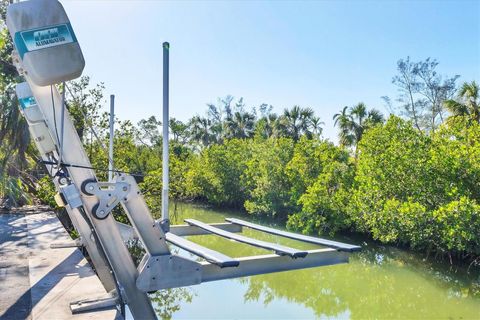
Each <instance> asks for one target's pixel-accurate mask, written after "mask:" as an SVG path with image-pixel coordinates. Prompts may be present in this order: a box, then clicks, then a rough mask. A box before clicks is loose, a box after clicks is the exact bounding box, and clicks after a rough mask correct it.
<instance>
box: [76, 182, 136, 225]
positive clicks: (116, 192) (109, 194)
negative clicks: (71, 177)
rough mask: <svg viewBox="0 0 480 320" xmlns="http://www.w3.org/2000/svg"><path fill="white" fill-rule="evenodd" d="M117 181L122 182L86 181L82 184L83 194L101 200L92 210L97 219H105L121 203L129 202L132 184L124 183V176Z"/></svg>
mask: <svg viewBox="0 0 480 320" xmlns="http://www.w3.org/2000/svg"><path fill="white" fill-rule="evenodd" d="M117 179H120V180H121V181H114V182H98V181H96V180H86V181H84V182H83V183H82V188H81V189H82V193H83V194H84V195H87V196H96V197H97V198H98V200H99V201H98V203H97V204H96V205H95V206H94V207H93V209H92V213H93V215H94V216H95V217H96V218H97V219H105V218H106V217H107V216H108V214H109V213H110V212H111V211H112V210H113V208H115V206H116V205H117V204H119V203H120V201H127V195H128V193H129V192H130V184H129V183H127V182H124V180H125V177H124V176H121V177H119V178H117Z"/></svg>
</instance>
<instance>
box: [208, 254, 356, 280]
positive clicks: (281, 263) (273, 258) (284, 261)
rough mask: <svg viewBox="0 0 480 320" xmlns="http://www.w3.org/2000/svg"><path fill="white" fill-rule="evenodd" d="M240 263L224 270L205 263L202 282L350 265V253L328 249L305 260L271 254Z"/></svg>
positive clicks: (241, 259)
mask: <svg viewBox="0 0 480 320" xmlns="http://www.w3.org/2000/svg"><path fill="white" fill-rule="evenodd" d="M238 261H240V265H239V266H238V267H237V268H223V269H220V268H219V267H217V266H216V265H214V264H211V263H208V262H203V263H202V267H201V270H202V282H208V281H216V280H224V279H230V278H238V277H246V276H254V275H259V274H264V273H272V272H280V271H289V270H297V269H305V268H313V267H320V266H328V265H334V264H339V263H348V253H346V252H340V251H338V250H335V249H330V248H327V249H318V250H310V251H308V255H307V256H306V257H305V258H303V259H291V258H290V257H287V256H278V255H275V254H270V255H263V256H253V257H243V258H238Z"/></svg>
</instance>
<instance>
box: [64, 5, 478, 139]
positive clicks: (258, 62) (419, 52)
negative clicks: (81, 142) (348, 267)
mask: <svg viewBox="0 0 480 320" xmlns="http://www.w3.org/2000/svg"><path fill="white" fill-rule="evenodd" d="M62 3H63V4H64V7H65V9H66V11H67V14H68V15H69V17H70V20H71V22H72V25H73V27H74V29H75V33H76V35H77V38H78V40H79V42H80V45H81V47H82V50H83V54H84V56H85V60H86V68H85V71H84V74H86V75H90V76H91V77H92V80H93V81H94V82H99V81H103V82H105V85H106V87H107V94H110V93H113V94H115V95H116V113H117V115H118V117H119V118H120V119H130V120H132V121H133V122H134V123H136V122H138V120H140V119H142V118H146V117H148V116H150V115H156V116H157V117H161V97H162V76H161V74H162V64H161V61H162V42H164V41H169V42H170V44H171V51H170V52H171V56H170V61H171V65H170V72H171V82H170V88H171V91H170V101H171V105H170V108H171V116H173V117H176V118H178V119H181V120H186V119H188V118H190V117H191V116H193V115H195V114H203V113H204V111H205V109H206V103H209V102H216V100H217V98H218V97H223V96H225V95H227V94H231V95H233V96H235V97H244V100H245V102H246V104H247V105H248V106H258V105H260V104H261V103H268V104H272V105H273V106H274V107H275V109H274V110H275V111H276V112H281V111H282V110H283V109H284V108H285V107H291V106H293V105H300V106H302V107H311V108H313V109H314V110H315V111H316V113H317V115H319V116H320V117H321V119H322V120H323V121H324V122H325V123H326V125H325V130H324V136H325V137H327V138H329V139H331V140H335V141H336V130H335V128H334V127H333V121H332V116H333V114H335V113H336V112H338V111H339V110H340V109H342V108H343V106H345V105H348V106H351V105H353V104H355V103H357V102H360V101H363V102H365V103H366V104H367V106H369V107H375V108H378V109H380V110H382V111H384V112H385V113H386V112H387V111H386V110H385V109H384V107H383V102H382V100H381V98H380V97H381V96H384V95H389V96H391V97H392V98H393V97H395V95H396V91H395V87H394V86H393V85H392V84H391V78H392V76H393V75H394V74H395V72H396V62H397V60H398V59H400V58H405V57H407V56H410V57H411V58H412V59H414V60H419V59H425V58H427V57H432V58H436V59H437V60H438V61H439V62H440V65H439V67H438V70H439V71H440V73H442V74H445V75H455V74H459V75H461V78H460V81H471V80H477V81H479V80H480V1H353V0H352V1H318V2H314V1H305V2H298V1H296V2H288V1H265V2H261V1H237V2H233V1H211V2H202V1H194V2H188V1H178V2H173V1H172V2H164V1H63V2H62Z"/></svg>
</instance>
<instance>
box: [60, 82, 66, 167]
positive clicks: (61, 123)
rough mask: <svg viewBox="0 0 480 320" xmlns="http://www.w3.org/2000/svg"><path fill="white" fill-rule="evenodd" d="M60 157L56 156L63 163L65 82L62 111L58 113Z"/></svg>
mask: <svg viewBox="0 0 480 320" xmlns="http://www.w3.org/2000/svg"><path fill="white" fill-rule="evenodd" d="M60 117H61V119H60V141H59V143H60V155H59V156H58V158H59V159H58V162H59V163H62V161H63V131H64V127H65V82H63V90H62V110H61V112H60Z"/></svg>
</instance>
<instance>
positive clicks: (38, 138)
mask: <svg viewBox="0 0 480 320" xmlns="http://www.w3.org/2000/svg"><path fill="white" fill-rule="evenodd" d="M7 26H8V29H9V31H10V34H11V36H12V39H13V42H14V45H15V51H14V53H13V62H14V64H15V66H16V68H17V70H18V72H19V74H20V75H22V76H23V77H24V79H25V82H24V83H20V84H18V85H17V96H18V99H19V101H20V109H21V111H22V114H23V115H24V116H25V119H26V121H27V123H28V126H29V129H30V132H31V136H32V138H33V141H34V143H35V145H36V147H37V149H38V152H39V154H40V156H41V158H42V160H43V162H44V163H45V165H46V167H47V170H48V172H49V174H50V175H51V177H52V179H53V182H54V184H55V186H56V189H57V191H58V192H59V193H60V194H61V199H62V202H63V204H64V205H65V209H66V211H67V213H68V215H69V217H70V219H71V220H72V223H73V225H74V227H75V229H76V230H77V231H78V233H79V234H80V239H81V241H80V243H81V245H82V246H84V247H85V249H86V250H87V252H88V254H89V256H90V258H91V261H92V264H93V265H94V267H95V270H96V271H97V275H98V277H99V279H100V280H101V282H102V284H103V286H104V287H105V289H106V291H107V292H108V293H109V295H108V297H106V298H105V299H99V300H95V299H94V300H92V299H91V298H90V299H88V298H89V297H85V298H87V299H86V300H81V301H77V302H72V304H71V309H72V312H74V313H75V312H85V311H93V310H96V309H97V308H104V307H105V306H106V305H108V304H111V305H125V304H126V305H128V307H129V309H130V311H131V313H132V315H133V317H134V318H136V319H155V318H156V315H155V312H154V309H153V307H152V305H151V302H150V299H149V298H148V295H147V293H148V292H151V291H156V290H162V289H168V288H176V287H182V286H191V285H197V284H200V283H202V282H207V281H215V280H222V279H230V278H237V277H244V276H251V275H258V274H264V273H271V272H278V271H287V270H294V269H302V268H311V267H318V266H325V265H333V264H339V263H347V262H348V259H349V254H350V253H351V252H354V251H358V250H360V247H359V246H356V245H350V244H345V243H341V242H336V241H331V240H326V239H321V238H316V237H310V236H305V235H299V234H295V233H290V232H286V231H281V230H276V229H272V228H268V227H265V226H261V225H258V224H254V223H251V222H247V221H243V220H239V219H233V218H232V219H226V222H225V223H214V224H207V223H203V222H201V221H197V220H195V219H185V222H186V224H185V225H173V226H170V223H169V220H168V170H164V171H163V175H164V177H163V179H164V183H163V188H164V189H163V192H162V219H161V220H158V221H157V220H155V219H153V217H152V215H151V214H150V211H149V209H148V207H147V205H146V203H145V200H144V198H143V196H142V193H141V191H140V189H139V187H138V185H137V183H136V181H135V179H134V178H133V177H132V176H130V175H128V174H123V173H118V172H117V174H116V175H115V176H114V178H113V179H112V180H111V181H98V179H97V177H96V176H95V172H94V170H93V169H92V166H91V163H90V161H89V159H88V157H87V154H86V152H85V150H84V148H83V144H82V142H81V140H80V138H79V136H78V134H77V131H76V129H75V127H74V125H73V122H72V120H71V119H70V116H69V114H68V111H67V110H66V108H65V103H64V102H65V98H64V92H65V84H64V86H63V95H61V94H60V93H59V91H58V90H57V87H56V84H59V83H62V82H65V81H68V80H72V79H75V78H77V77H79V76H80V75H81V73H82V71H83V68H84V64H85V62H84V59H83V54H82V52H81V49H80V45H79V43H78V41H77V38H76V36H75V33H74V32H73V28H72V25H71V24H70V22H69V20H68V17H67V15H66V13H65V10H64V9H63V7H62V5H61V4H60V3H59V2H58V1H57V0H30V1H22V2H18V3H14V4H11V5H9V6H8V8H7ZM163 51H164V59H163V62H164V68H163V72H164V77H163V89H164V91H163V94H164V99H163V120H164V121H163V123H164V124H166V123H167V124H168V123H169V122H168V90H169V88H168V72H169V70H168V64H169V44H168V43H164V45H163ZM163 138H164V141H165V142H166V143H164V150H163V151H164V152H163V158H164V164H165V166H166V168H168V126H164V131H163ZM119 204H120V205H121V206H122V207H123V209H124V211H125V213H126V214H127V217H128V219H129V221H130V223H131V226H132V227H129V226H126V225H122V224H120V223H118V222H116V221H115V219H114V217H113V215H112V214H111V212H112V210H113V208H115V207H116V206H117V205H119ZM242 228H250V229H254V230H257V231H261V232H266V233H270V234H273V235H277V236H280V237H286V238H290V239H295V240H298V241H302V242H308V243H313V244H316V245H319V246H320V247H321V248H319V249H315V250H299V249H296V248H291V247H288V246H284V245H280V244H277V243H270V242H266V241H261V240H258V239H254V238H250V237H246V236H244V235H242V234H241V231H242ZM125 230H126V231H128V232H130V234H134V235H135V236H136V237H138V239H139V240H140V241H141V244H142V246H143V248H144V249H145V255H144V257H143V259H142V260H141V262H140V264H139V265H138V266H136V265H135V263H134V261H133V259H132V256H131V255H130V253H129V251H128V248H127V246H126V244H125V239H124V237H123V236H122V234H123V233H124V231H125ZM202 234H214V235H217V236H219V237H223V238H227V239H230V240H233V241H237V242H241V243H244V244H247V245H251V246H254V247H259V248H263V249H265V250H268V251H271V253H270V254H266V255H261V256H252V257H241V258H232V257H229V256H227V255H225V254H223V253H220V252H217V251H215V250H212V249H210V248H206V247H204V246H201V245H199V244H196V243H194V242H191V241H190V240H187V239H186V238H184V237H185V236H189V235H202ZM170 245H173V246H176V247H179V248H181V249H184V250H186V251H188V252H190V253H192V254H193V255H194V256H197V257H198V258H201V259H192V258H188V257H184V256H180V255H178V254H175V253H173V252H172V251H171V250H170Z"/></svg>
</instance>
